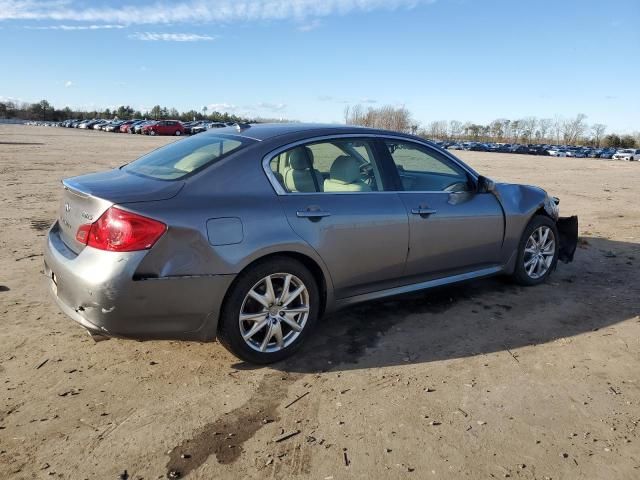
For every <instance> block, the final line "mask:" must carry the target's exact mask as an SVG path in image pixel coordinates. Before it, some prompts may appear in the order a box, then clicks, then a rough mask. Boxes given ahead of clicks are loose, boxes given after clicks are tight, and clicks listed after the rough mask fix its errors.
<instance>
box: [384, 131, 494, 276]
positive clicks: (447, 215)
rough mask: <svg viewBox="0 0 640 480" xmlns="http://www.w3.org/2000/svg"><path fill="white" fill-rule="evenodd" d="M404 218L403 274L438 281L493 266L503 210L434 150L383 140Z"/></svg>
mask: <svg viewBox="0 0 640 480" xmlns="http://www.w3.org/2000/svg"><path fill="white" fill-rule="evenodd" d="M383 150H384V151H385V153H387V154H388V157H387V159H388V161H390V162H391V163H392V165H393V167H395V173H397V175H398V177H397V179H398V181H399V185H398V188H399V189H400V190H401V192H400V193H399V195H400V198H401V200H402V202H403V204H404V206H405V209H406V212H407V214H408V216H409V239H410V240H409V253H408V255H407V264H406V270H405V275H407V276H409V277H414V278H420V277H424V278H425V279H426V278H439V277H444V276H449V275H455V274H459V273H465V272H469V271H473V270H479V269H481V268H485V267H491V266H496V265H498V264H499V262H500V253H501V248H502V240H503V234H504V219H503V212H502V207H501V206H500V204H499V202H498V200H497V199H496V197H495V196H494V195H493V194H491V193H477V192H476V191H475V188H474V185H473V183H472V181H471V180H472V179H471V176H470V175H471V174H470V173H469V172H467V171H466V170H465V169H464V168H463V167H462V166H461V165H459V164H457V163H456V162H454V161H453V160H451V159H450V158H448V157H447V156H445V155H444V154H442V153H441V152H439V151H437V150H436V149H435V148H433V147H430V146H428V145H424V144H422V143H418V142H412V141H405V140H395V139H385V140H384V148H383Z"/></svg>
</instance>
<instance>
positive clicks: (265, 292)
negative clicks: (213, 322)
mask: <svg viewBox="0 0 640 480" xmlns="http://www.w3.org/2000/svg"><path fill="white" fill-rule="evenodd" d="M308 318H309V291H308V290H307V287H306V286H305V284H304V283H303V282H302V280H300V279H299V278H298V277H296V276H295V275H292V274H290V273H273V274H271V275H267V276H266V277H264V278H263V279H261V280H260V281H259V282H257V283H256V284H255V285H254V286H253V287H252V288H251V289H250V290H249V292H248V293H247V295H246V296H245V298H244V301H243V302H242V307H241V308H240V315H239V317H238V322H239V325H240V334H241V336H242V338H243V339H244V341H245V343H246V344H247V345H248V346H249V347H251V348H252V349H253V350H256V351H258V352H263V353H273V352H278V351H280V350H283V349H284V348H287V347H288V346H289V345H291V344H292V343H293V342H294V341H295V340H296V339H297V338H298V336H300V333H301V332H302V330H303V329H304V327H305V324H306V323H307V319H308Z"/></svg>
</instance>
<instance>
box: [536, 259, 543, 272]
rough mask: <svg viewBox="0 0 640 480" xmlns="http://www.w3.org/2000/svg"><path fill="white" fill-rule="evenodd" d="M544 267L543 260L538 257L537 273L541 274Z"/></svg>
mask: <svg viewBox="0 0 640 480" xmlns="http://www.w3.org/2000/svg"><path fill="white" fill-rule="evenodd" d="M542 267H543V263H542V260H539V259H538V263H536V275H537V276H540V275H542V274H543V273H544V270H542Z"/></svg>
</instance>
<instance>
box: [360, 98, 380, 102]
mask: <svg viewBox="0 0 640 480" xmlns="http://www.w3.org/2000/svg"><path fill="white" fill-rule="evenodd" d="M360 103H378V101H377V100H376V99H375V98H363V99H361V100H360Z"/></svg>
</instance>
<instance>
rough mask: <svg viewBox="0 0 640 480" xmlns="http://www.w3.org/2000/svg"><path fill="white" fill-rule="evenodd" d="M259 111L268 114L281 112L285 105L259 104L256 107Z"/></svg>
mask: <svg viewBox="0 0 640 480" xmlns="http://www.w3.org/2000/svg"><path fill="white" fill-rule="evenodd" d="M256 107H257V109H259V110H268V111H270V112H281V111H282V110H285V109H286V108H287V104H286V103H269V102H260V103H259V104H258V105H256Z"/></svg>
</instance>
